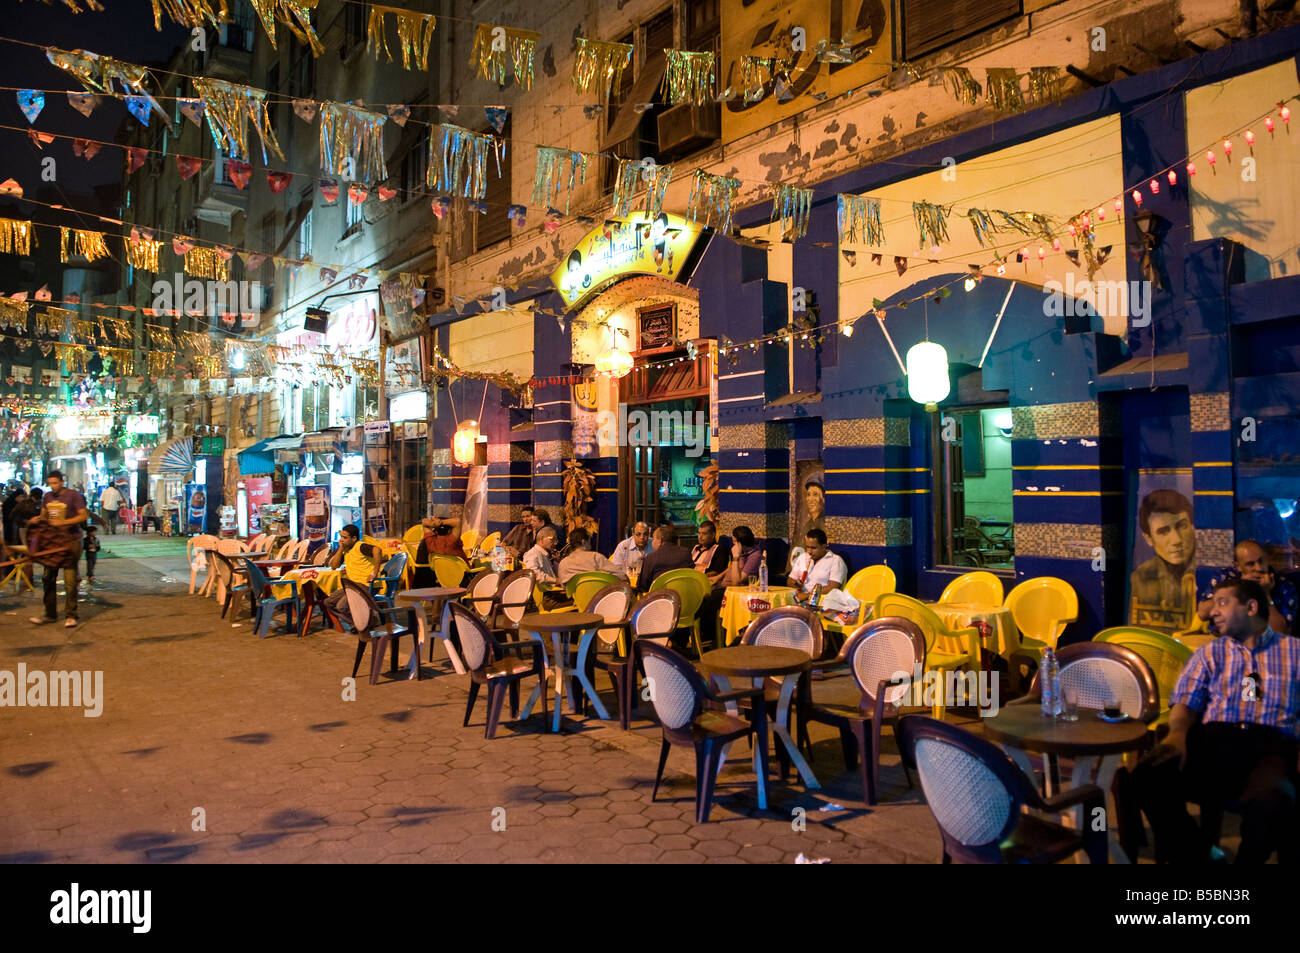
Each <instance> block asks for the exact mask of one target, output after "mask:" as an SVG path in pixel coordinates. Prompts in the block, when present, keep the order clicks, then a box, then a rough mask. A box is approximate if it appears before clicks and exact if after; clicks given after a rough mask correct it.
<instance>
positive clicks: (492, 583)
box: [460, 569, 501, 619]
mask: <svg viewBox="0 0 1300 953" xmlns="http://www.w3.org/2000/svg"><path fill="white" fill-rule="evenodd" d="M500 585H501V573H499V572H497V571H496V570H494V569H484V570H483V571H481V572H479V573H478V574H477V575H475V576H474V578H473V579H471V580H470V581H469V585H467V586H466V587H465V588H466V590H467V591H466V593H465V594H464V595H463V596H461V597H460V598H461V601H462V602H464V603H465V604H466V605H468V606H469V607H470V608H471V609H472V610H473V611H474V614H475V615H477V616H478V617H479V618H480V619H487V617H488V616H489V615H490V614H491V612H492V607H493V604H494V603H495V602H496V595H497V589H498V588H499V587H500Z"/></svg>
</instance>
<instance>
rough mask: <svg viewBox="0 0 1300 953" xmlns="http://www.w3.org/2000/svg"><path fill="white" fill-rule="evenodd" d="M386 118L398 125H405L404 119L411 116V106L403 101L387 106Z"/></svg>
mask: <svg viewBox="0 0 1300 953" xmlns="http://www.w3.org/2000/svg"><path fill="white" fill-rule="evenodd" d="M388 118H389V119H391V120H393V122H395V123H397V124H398V125H399V126H403V127H405V126H406V120H408V119H410V118H411V107H410V106H407V105H406V104H405V103H402V104H401V105H393V106H389V107H388Z"/></svg>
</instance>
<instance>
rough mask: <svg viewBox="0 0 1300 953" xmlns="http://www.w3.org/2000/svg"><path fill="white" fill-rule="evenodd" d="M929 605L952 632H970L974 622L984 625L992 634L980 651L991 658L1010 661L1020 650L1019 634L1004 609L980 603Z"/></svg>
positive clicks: (940, 603) (1004, 607)
mask: <svg viewBox="0 0 1300 953" xmlns="http://www.w3.org/2000/svg"><path fill="white" fill-rule="evenodd" d="M929 605H930V608H931V609H933V610H934V613H935V615H937V616H938V617H939V618H940V619H942V620H943V624H944V625H946V626H947V627H948V628H950V629H952V630H954V631H955V630H957V629H969V628H970V627H971V626H973V625H974V624H975V623H976V622H984V623H987V624H988V626H989V630H990V631H991V633H992V634H991V635H990V636H989V638H987V639H986V640H984V645H983V647H984V648H985V649H987V650H988V651H990V652H992V653H993V654H994V655H1000V656H1002V658H1005V659H1008V660H1009V659H1010V658H1011V656H1012V655H1013V654H1014V653H1016V652H1017V651H1019V650H1020V630H1019V629H1017V628H1016V620H1015V619H1014V618H1013V617H1012V615H1011V610H1010V609H1008V608H1007V607H1006V606H995V605H990V604H986V603H982V602H931V603H930V604H929Z"/></svg>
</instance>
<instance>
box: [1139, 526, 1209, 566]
mask: <svg viewBox="0 0 1300 953" xmlns="http://www.w3.org/2000/svg"><path fill="white" fill-rule="evenodd" d="M1147 528H1148V530H1149V531H1148V532H1146V533H1144V534H1143V535H1144V536H1145V537H1146V541H1147V542H1148V543H1149V544H1150V545H1151V548H1152V549H1154V550H1155V551H1156V555H1157V556H1159V557H1160V558H1161V559H1163V560H1164V561H1165V562H1167V563H1169V564H1170V565H1173V566H1181V565H1183V564H1184V563H1188V562H1191V559H1192V557H1193V556H1194V555H1195V554H1196V528H1195V527H1194V526H1193V525H1192V518H1191V515H1190V514H1188V513H1152V514H1151V516H1150V518H1149V519H1148V520H1147Z"/></svg>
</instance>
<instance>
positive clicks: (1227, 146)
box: [1223, 139, 1232, 157]
mask: <svg viewBox="0 0 1300 953" xmlns="http://www.w3.org/2000/svg"><path fill="white" fill-rule="evenodd" d="M1223 154H1224V155H1226V156H1229V157H1231V155H1232V140H1231V139H1224V140H1223Z"/></svg>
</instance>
